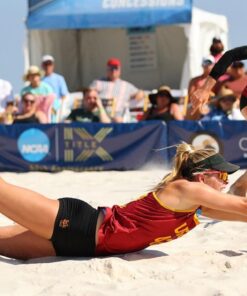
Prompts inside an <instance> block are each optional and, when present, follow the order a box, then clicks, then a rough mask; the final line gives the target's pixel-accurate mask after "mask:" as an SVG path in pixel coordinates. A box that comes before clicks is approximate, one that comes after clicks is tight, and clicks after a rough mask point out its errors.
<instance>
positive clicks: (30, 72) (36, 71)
mask: <svg viewBox="0 0 247 296" xmlns="http://www.w3.org/2000/svg"><path fill="white" fill-rule="evenodd" d="M30 75H39V76H41V71H40V69H39V67H38V66H35V65H32V66H30V67H29V68H28V69H27V72H26V73H25V75H24V77H23V79H24V80H25V81H27V80H28V77H29V76H30Z"/></svg>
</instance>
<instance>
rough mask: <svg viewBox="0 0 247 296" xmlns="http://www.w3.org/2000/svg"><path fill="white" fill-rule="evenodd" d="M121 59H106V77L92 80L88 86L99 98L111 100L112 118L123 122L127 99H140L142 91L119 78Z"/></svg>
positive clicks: (127, 103)
mask: <svg viewBox="0 0 247 296" xmlns="http://www.w3.org/2000/svg"><path fill="white" fill-rule="evenodd" d="M121 66H122V65H121V61H120V60H119V59H117V58H110V59H109V60H108V61H107V72H106V77H105V78H102V79H97V80H94V81H93V82H92V83H91V84H90V88H94V89H96V90H97V91H98V93H99V96H100V98H101V99H103V103H104V100H113V101H114V102H115V103H114V104H115V112H113V113H114V114H113V113H112V117H113V118H112V119H113V121H115V122H124V121H126V119H124V117H125V115H126V114H127V113H128V107H129V101H130V100H132V99H135V100H141V99H143V97H144V93H143V91H141V90H138V89H137V88H136V87H135V86H134V85H133V84H131V83H129V82H127V81H125V80H123V79H121Z"/></svg>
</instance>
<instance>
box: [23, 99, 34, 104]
mask: <svg viewBox="0 0 247 296" xmlns="http://www.w3.org/2000/svg"><path fill="white" fill-rule="evenodd" d="M23 102H24V103H25V104H34V102H35V101H33V100H27V99H24V100H23Z"/></svg>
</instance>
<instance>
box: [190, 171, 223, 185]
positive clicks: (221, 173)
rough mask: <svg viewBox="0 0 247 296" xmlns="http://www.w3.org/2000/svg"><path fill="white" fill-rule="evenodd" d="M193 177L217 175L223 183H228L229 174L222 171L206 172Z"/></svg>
mask: <svg viewBox="0 0 247 296" xmlns="http://www.w3.org/2000/svg"><path fill="white" fill-rule="evenodd" d="M193 175H217V177H218V178H219V179H220V180H222V181H223V182H225V183H227V182H228V173H227V172H222V171H210V170H209V171H204V172H197V173H194V174H193Z"/></svg>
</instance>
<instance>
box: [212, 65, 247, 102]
mask: <svg viewBox="0 0 247 296" xmlns="http://www.w3.org/2000/svg"><path fill="white" fill-rule="evenodd" d="M229 75H230V77H229V78H228V79H227V80H225V81H223V82H222V83H221V84H220V85H219V86H218V88H219V89H220V88H221V87H222V86H225V87H227V88H229V89H231V90H232V91H233V92H234V95H235V96H236V97H237V99H239V98H240V96H241V93H242V92H243V90H244V88H245V86H246V84H247V75H246V73H245V66H244V63H243V62H241V61H236V62H233V63H232V65H231V67H230V69H229ZM217 95H218V93H217Z"/></svg>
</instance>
